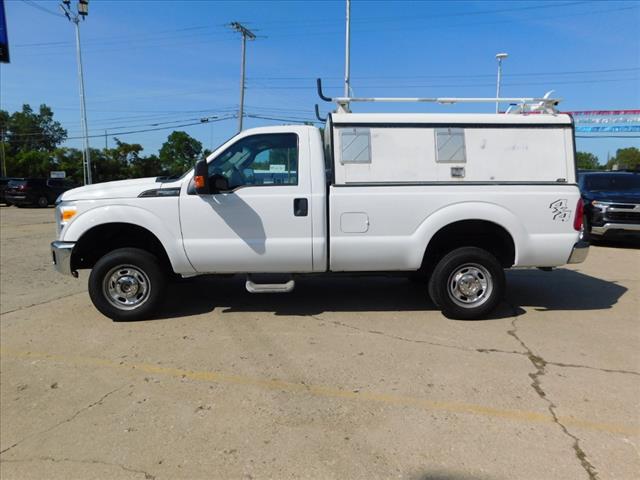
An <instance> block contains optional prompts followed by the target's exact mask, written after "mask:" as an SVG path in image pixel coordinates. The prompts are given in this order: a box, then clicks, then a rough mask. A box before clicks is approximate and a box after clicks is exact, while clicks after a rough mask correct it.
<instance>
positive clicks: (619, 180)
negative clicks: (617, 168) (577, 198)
mask: <svg viewBox="0 0 640 480" xmlns="http://www.w3.org/2000/svg"><path fill="white" fill-rule="evenodd" d="M583 190H587V191H589V192H602V191H630V190H637V191H640V175H634V174H615V173H614V174H602V173H600V174H593V175H585V176H584V182H583Z"/></svg>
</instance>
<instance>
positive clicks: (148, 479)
mask: <svg viewBox="0 0 640 480" xmlns="http://www.w3.org/2000/svg"><path fill="white" fill-rule="evenodd" d="M36 460H39V461H45V462H54V463H60V462H70V463H89V464H94V465H107V466H112V467H119V468H121V469H122V470H124V471H126V472H131V473H139V474H141V475H144V478H145V480H155V478H156V477H155V475H152V474H150V473H149V472H145V471H144V470H136V469H135V468H131V467H127V466H126V465H122V464H120V463H111V462H105V461H103V460H93V459H89V460H74V459H72V458H53V457H31V458H16V459H11V460H0V463H20V462H33V461H36Z"/></svg>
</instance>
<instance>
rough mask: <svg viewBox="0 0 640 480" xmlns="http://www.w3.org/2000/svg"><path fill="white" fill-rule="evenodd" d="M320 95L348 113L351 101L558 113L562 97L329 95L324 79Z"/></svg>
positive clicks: (318, 87)
mask: <svg viewBox="0 0 640 480" xmlns="http://www.w3.org/2000/svg"><path fill="white" fill-rule="evenodd" d="M316 86H317V89H318V96H319V97H320V98H321V99H322V100H324V101H325V102H332V103H335V104H336V105H337V106H338V110H337V111H338V112H341V113H348V112H350V110H349V104H350V103H351V102H393V103H416V102H418V103H439V104H442V105H447V104H449V105H451V104H454V103H496V102H500V103H509V104H512V105H515V106H516V107H517V108H515V109H511V108H510V109H509V111H508V113H526V112H543V113H557V110H556V108H555V107H556V106H557V105H558V104H559V103H560V101H561V99H560V98H551V97H550V95H551V93H553V90H552V91H550V92H547V93H546V94H545V95H544V96H543V97H504V98H503V97H500V98H482V97H470V98H464V97H327V96H326V95H324V93H322V80H321V79H320V78H318V79H317V80H316Z"/></svg>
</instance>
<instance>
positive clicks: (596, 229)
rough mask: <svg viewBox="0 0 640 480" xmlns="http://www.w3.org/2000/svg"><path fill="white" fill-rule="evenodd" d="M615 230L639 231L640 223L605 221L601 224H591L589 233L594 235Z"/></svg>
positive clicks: (623, 231) (622, 231) (621, 231)
mask: <svg viewBox="0 0 640 480" xmlns="http://www.w3.org/2000/svg"><path fill="white" fill-rule="evenodd" d="M611 230H616V231H618V232H620V233H625V232H629V233H630V232H640V224H637V223H609V222H608V223H605V224H604V225H601V226H596V225H593V226H592V227H591V233H592V234H594V235H604V234H605V233H607V232H609V231H611Z"/></svg>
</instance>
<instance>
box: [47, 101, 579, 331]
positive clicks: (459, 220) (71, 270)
mask: <svg viewBox="0 0 640 480" xmlns="http://www.w3.org/2000/svg"><path fill="white" fill-rule="evenodd" d="M323 134H324V135H323ZM323 137H324V139H323ZM56 216H57V222H58V237H57V240H56V241H55V242H53V243H52V251H53V259H54V264H55V268H56V269H57V270H58V271H60V272H62V273H66V274H72V275H74V276H77V271H78V270H80V269H91V274H90V277H89V294H90V296H91V299H92V301H93V303H94V305H95V306H96V308H97V309H98V310H100V312H102V313H103V314H105V315H106V316H108V317H110V318H112V319H114V320H133V319H140V318H145V317H149V316H150V315H152V313H153V311H154V310H155V309H157V308H158V307H160V306H161V304H162V300H163V298H164V295H165V292H166V288H167V285H168V282H169V280H171V279H172V278H174V277H175V276H176V275H178V276H183V277H187V276H195V275H202V274H229V273H233V274H246V275H247V282H246V288H247V289H248V290H249V291H250V292H255V293H261V292H289V291H291V290H292V289H293V288H294V285H295V281H296V279H298V278H299V277H301V276H304V275H307V274H320V273H325V274H331V273H335V272H358V273H359V274H361V273H364V272H370V273H372V274H376V273H378V274H379V273H380V272H404V273H405V274H406V273H412V274H413V276H418V277H420V276H422V277H424V278H425V279H428V287H425V292H424V293H425V295H427V294H429V295H430V297H431V299H432V300H433V302H434V303H435V304H436V305H437V306H438V307H439V308H440V309H441V310H442V312H443V313H444V314H445V315H447V316H449V317H452V318H465V319H468V318H469V319H470V318H479V317H483V316H486V315H488V314H489V313H490V312H491V310H492V309H493V308H494V307H495V306H496V305H497V303H498V302H499V301H500V299H501V297H502V296H503V293H504V289H505V277H504V269H507V268H513V267H554V266H559V265H563V264H566V263H577V262H581V261H583V260H584V258H585V257H586V254H587V251H588V244H586V243H585V242H583V241H581V239H580V229H581V224H582V217H583V215H582V203H581V200H580V192H579V190H578V186H577V185H576V168H575V146H574V129H573V123H572V119H571V117H570V116H568V115H563V114H558V113H539V114H535V115H533V114H526V113H520V114H368V113H348V112H344V111H339V113H334V114H330V115H329V116H328V118H327V124H326V126H325V128H324V131H323V132H322V131H321V130H320V129H318V128H315V127H311V126H290V125H287V126H274V127H262V128H254V129H250V130H245V131H243V132H241V133H239V134H237V135H236V136H235V137H233V138H232V139H230V140H229V141H227V142H226V143H225V144H223V145H222V146H221V147H219V148H218V149H217V150H216V151H215V152H213V153H212V154H211V155H210V156H209V157H208V158H207V159H206V160H202V161H200V162H198V163H197V165H196V166H195V168H194V169H192V170H190V171H188V172H186V173H185V174H184V175H182V176H181V177H180V178H144V179H134V180H124V181H117V182H109V183H102V184H96V185H90V186H85V187H81V188H76V189H74V190H70V191H67V192H65V193H64V194H62V195H61V197H60V198H59V200H58V204H57V207H56ZM259 274H279V275H280V276H281V277H283V278H282V280H279V281H277V282H270V283H261V282H260V275H259ZM427 290H428V291H427ZM549 294H550V295H552V294H553V292H549ZM282 301H283V302H286V298H283V299H282Z"/></svg>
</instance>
